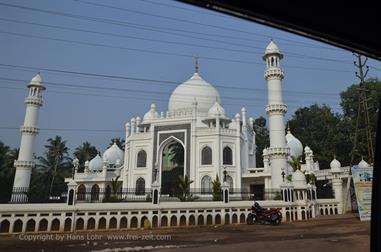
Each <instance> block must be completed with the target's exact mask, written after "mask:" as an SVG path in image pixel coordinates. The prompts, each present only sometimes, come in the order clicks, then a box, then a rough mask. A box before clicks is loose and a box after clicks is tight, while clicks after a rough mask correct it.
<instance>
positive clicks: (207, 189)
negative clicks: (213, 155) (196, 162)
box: [201, 175, 212, 194]
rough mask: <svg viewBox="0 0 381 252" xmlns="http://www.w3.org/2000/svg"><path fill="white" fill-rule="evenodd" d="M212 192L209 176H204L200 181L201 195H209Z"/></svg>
mask: <svg viewBox="0 0 381 252" xmlns="http://www.w3.org/2000/svg"><path fill="white" fill-rule="evenodd" d="M211 192H212V179H211V177H210V176H208V175H205V176H203V177H202V179H201V193H204V194H206V193H211Z"/></svg>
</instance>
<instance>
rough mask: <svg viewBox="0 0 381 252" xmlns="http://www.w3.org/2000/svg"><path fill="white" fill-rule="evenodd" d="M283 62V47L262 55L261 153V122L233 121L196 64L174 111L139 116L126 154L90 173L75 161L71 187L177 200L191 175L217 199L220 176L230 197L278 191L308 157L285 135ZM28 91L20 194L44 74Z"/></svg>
mask: <svg viewBox="0 0 381 252" xmlns="http://www.w3.org/2000/svg"><path fill="white" fill-rule="evenodd" d="M282 58H283V55H282V54H281V52H280V50H279V48H278V46H277V45H276V44H275V43H274V42H273V41H271V42H270V43H269V45H268V46H267V47H266V50H265V54H264V56H263V60H264V61H265V66H266V70H265V74H264V78H265V80H266V81H267V88H268V104H267V106H266V108H265V110H266V112H267V115H268V123H269V135H270V146H269V147H268V148H266V149H264V150H257V146H256V144H255V131H254V127H253V126H254V125H253V123H254V120H253V118H252V117H249V118H248V116H247V111H246V108H244V107H243V108H242V109H241V111H240V113H237V114H236V115H235V117H234V118H229V116H228V115H227V114H226V113H225V110H224V108H223V101H222V99H221V97H220V94H219V92H218V90H217V89H216V88H215V87H213V85H212V84H210V83H208V82H207V81H206V80H204V79H203V78H202V77H201V75H200V73H199V67H198V62H197V60H196V67H195V72H194V73H193V75H192V76H191V78H190V79H188V80H186V81H185V82H183V83H181V84H180V85H178V86H177V87H176V88H175V90H174V91H173V92H172V94H171V96H170V98H169V101H168V111H166V112H159V111H157V110H156V105H155V104H151V105H150V107H149V110H148V111H147V112H146V113H145V115H144V116H142V117H139V116H137V117H134V118H132V119H131V120H130V121H128V122H127V123H126V124H125V129H126V141H125V151H123V150H121V149H120V148H119V147H118V146H117V145H116V144H114V145H112V146H111V147H109V148H108V149H107V150H105V151H104V153H103V155H99V154H98V155H97V156H96V157H95V158H93V159H92V160H89V161H86V163H85V170H84V171H83V172H78V170H77V168H78V161H77V160H75V161H74V166H75V168H76V169H75V173H74V176H73V178H68V179H67V182H70V181H71V182H72V183H73V182H75V184H77V185H78V188H77V192H78V193H86V192H87V193H88V192H93V193H94V192H99V191H110V190H111V189H110V188H111V182H112V179H115V178H116V177H117V176H120V177H119V180H120V181H122V182H123V184H122V188H134V189H135V190H136V192H137V193H138V194H144V192H145V191H146V190H147V189H149V188H151V187H152V185H153V184H154V183H155V184H156V185H157V186H159V187H160V189H161V190H160V191H161V194H162V195H168V196H173V195H175V194H176V192H175V190H176V188H177V185H178V177H179V176H182V177H185V176H187V177H188V178H189V179H190V180H192V181H193V183H192V184H191V185H190V187H191V189H192V190H194V191H200V192H203V193H205V192H211V190H212V181H213V180H215V179H216V177H217V176H218V177H219V178H220V179H221V180H222V181H225V182H226V183H227V184H228V186H229V190H230V192H233V191H234V190H237V189H238V190H241V191H242V190H244V191H250V192H252V193H254V192H255V193H261V192H264V191H266V190H279V189H280V188H281V185H282V184H283V183H284V182H285V176H286V177H287V176H288V175H291V174H292V172H293V169H292V167H290V165H289V164H288V163H287V161H288V160H289V159H290V155H292V156H295V157H300V156H302V154H303V145H302V143H301V142H300V141H299V140H298V139H297V138H296V137H294V136H293V135H292V134H291V132H290V129H288V131H287V134H286V131H285V123H284V115H285V113H286V112H287V105H286V104H285V103H284V101H283V97H282V80H283V78H284V72H283V70H282V69H281V64H280V61H281V59H282ZM28 87H29V88H30V94H29V96H28V98H27V100H26V103H27V112H26V117H25V122H24V126H23V128H22V140H21V145H20V156H19V159H18V160H17V161H16V162H15V166H16V176H15V182H14V187H15V188H27V187H28V186H29V181H30V171H31V168H32V167H33V165H34V164H33V160H32V156H31V153H32V151H31V150H32V146H33V142H34V138H35V137H36V135H37V134H38V128H37V118H38V109H39V107H40V106H42V96H41V93H42V91H43V90H44V89H45V87H44V86H43V82H42V79H41V76H40V75H39V74H38V75H37V76H35V77H34V78H33V79H32V81H31V83H30V85H29V86H28ZM257 151H260V152H263V163H264V167H257V165H256V164H257V162H256V152H257ZM28 153H29V154H30V155H29V154H28ZM304 153H305V160H306V163H305V164H303V166H302V170H303V171H306V172H313V171H316V170H319V165H318V163H317V162H314V160H313V152H312V150H311V149H310V148H309V147H308V146H306V147H305V149H304ZM28 155H29V156H28ZM72 180H73V181H72ZM79 198H81V197H79ZM17 200H20V199H19V198H18V199H17Z"/></svg>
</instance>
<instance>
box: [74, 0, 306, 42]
mask: <svg viewBox="0 0 381 252" xmlns="http://www.w3.org/2000/svg"><path fill="white" fill-rule="evenodd" d="M75 1H76V2H80V3H83V4H88V5H93V6H97V7H103V8H108V9H114V10H119V11H126V12H129V13H134V14H140V15H145V16H152V17H157V18H161V19H167V20H172V21H177V22H182V23H189V24H194V25H200V26H205V27H210V28H215V29H219V30H222V31H232V32H238V33H241V34H249V35H255V36H263V37H266V38H268V39H270V38H275V39H277V40H283V41H289V42H294V43H298V44H305V45H311V43H305V42H300V41H294V40H290V39H284V38H281V37H277V36H268V35H264V34H260V33H255V32H249V31H244V30H240V29H234V28H229V27H224V26H219V25H212V24H205V23H200V22H195V21H191V20H185V19H181V18H174V17H168V16H163V15H158V14H154V13H148V12H144V11H140V10H131V9H127V8H123V7H120V6H118V7H116V6H112V5H107V4H100V3H93V2H88V1H85V0H75Z"/></svg>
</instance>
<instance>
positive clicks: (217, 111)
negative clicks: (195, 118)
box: [208, 101, 226, 118]
mask: <svg viewBox="0 0 381 252" xmlns="http://www.w3.org/2000/svg"><path fill="white" fill-rule="evenodd" d="M217 116H218V117H226V114H225V109H224V108H223V107H222V106H221V105H220V104H219V103H218V102H217V101H216V102H215V103H214V105H213V106H212V107H211V108H210V109H209V111H208V117H211V118H214V117H217Z"/></svg>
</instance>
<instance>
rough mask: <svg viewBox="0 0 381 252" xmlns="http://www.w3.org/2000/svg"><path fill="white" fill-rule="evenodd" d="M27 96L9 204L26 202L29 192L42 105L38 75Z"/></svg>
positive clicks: (42, 88)
mask: <svg viewBox="0 0 381 252" xmlns="http://www.w3.org/2000/svg"><path fill="white" fill-rule="evenodd" d="M28 88H29V95H28V97H27V98H26V99H25V104H26V112H25V119H24V125H23V126H22V127H21V129H20V131H21V141H20V151H19V156H18V159H17V160H16V161H15V162H14V166H15V168H16V174H15V178H14V182H13V192H12V198H11V202H26V201H28V198H27V196H26V194H24V193H21V192H27V191H28V190H29V184H30V177H31V174H32V168H33V167H34V165H35V163H34V160H33V149H34V142H35V140H36V136H37V135H38V133H39V128H38V127H37V122H38V113H39V109H40V107H41V106H42V104H43V101H42V91H43V90H45V87H44V86H43V82H42V78H41V76H40V74H37V75H36V76H35V77H33V79H32V80H31V81H30V83H29V85H28Z"/></svg>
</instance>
